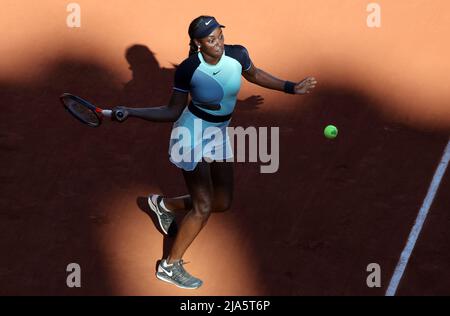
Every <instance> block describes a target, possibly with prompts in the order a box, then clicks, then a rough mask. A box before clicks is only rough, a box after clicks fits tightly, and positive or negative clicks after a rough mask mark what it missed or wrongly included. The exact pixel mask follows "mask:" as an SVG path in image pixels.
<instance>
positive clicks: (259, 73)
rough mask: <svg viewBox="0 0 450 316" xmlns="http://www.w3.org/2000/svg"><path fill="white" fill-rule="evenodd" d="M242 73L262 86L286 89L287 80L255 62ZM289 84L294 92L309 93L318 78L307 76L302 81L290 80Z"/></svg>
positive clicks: (280, 89) (252, 81) (279, 89)
mask: <svg viewBox="0 0 450 316" xmlns="http://www.w3.org/2000/svg"><path fill="white" fill-rule="evenodd" d="M242 75H243V76H244V78H245V79H247V80H248V81H250V82H251V83H254V84H257V85H259V86H261V87H264V88H268V89H272V90H278V91H285V87H286V81H285V80H281V79H278V78H276V77H274V76H273V75H271V74H269V73H268V72H265V71H264V70H262V69H259V68H257V67H255V65H253V63H251V65H250V68H249V69H248V70H246V71H243V72H242ZM289 84H291V85H292V86H293V91H292V92H293V93H294V94H307V93H310V92H311V91H312V89H314V87H315V86H316V84H317V80H316V79H315V78H314V77H306V78H305V79H303V80H302V81H300V82H289V83H288V84H287V85H289Z"/></svg>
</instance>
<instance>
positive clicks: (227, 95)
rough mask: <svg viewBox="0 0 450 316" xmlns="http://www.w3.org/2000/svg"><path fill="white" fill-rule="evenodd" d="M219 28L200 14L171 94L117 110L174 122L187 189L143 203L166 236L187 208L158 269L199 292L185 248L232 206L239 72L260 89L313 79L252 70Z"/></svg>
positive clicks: (176, 158) (300, 88)
mask: <svg viewBox="0 0 450 316" xmlns="http://www.w3.org/2000/svg"><path fill="white" fill-rule="evenodd" d="M222 28H224V26H223V25H221V24H219V23H218V22H217V20H216V19H215V18H214V17H212V16H200V17H198V18H196V19H194V20H193V21H192V22H191V24H190V25H189V31H188V33H189V37H190V39H191V40H190V51H189V57H188V58H187V59H185V60H184V61H183V62H182V63H181V64H180V65H179V67H178V68H177V70H176V72H175V79H174V86H173V93H172V96H171V99H170V102H169V104H168V105H167V106H161V107H151V108H129V107H122V106H120V107H116V108H115V109H114V111H117V110H119V109H121V110H123V111H124V119H126V118H128V117H137V118H141V119H145V120H149V121H153V122H175V123H174V126H173V129H172V134H171V140H170V146H169V157H170V160H171V162H172V163H174V164H175V165H176V166H177V167H178V168H180V169H181V171H182V173H183V176H184V179H185V182H186V186H187V191H188V193H189V194H188V195H185V196H180V197H174V198H168V197H162V196H159V195H150V196H149V197H148V203H149V205H150V208H151V209H152V210H153V211H154V212H155V213H156V215H157V217H158V221H159V224H160V226H161V229H162V230H163V231H164V233H166V234H167V233H168V231H169V227H170V225H171V224H172V222H173V220H174V218H175V215H174V213H175V212H177V211H183V210H184V211H188V213H187V214H186V215H185V217H184V219H183V221H182V223H181V225H179V229H178V233H177V235H176V237H175V241H174V244H173V247H172V249H171V251H170V254H169V256H168V257H167V258H163V260H161V263H160V264H159V266H158V271H157V272H156V276H157V278H158V279H160V280H162V281H166V282H169V283H172V284H174V285H176V286H178V287H181V288H185V289H196V288H198V287H200V286H201V285H202V283H203V282H202V281H201V280H200V279H198V278H196V277H194V276H192V275H190V274H189V273H188V272H187V271H186V270H185V269H184V267H183V260H182V257H183V255H184V253H185V252H186V250H187V248H188V247H189V245H190V244H191V243H192V242H193V241H194V239H195V237H196V236H197V235H198V234H199V232H200V231H201V230H202V228H203V227H204V226H205V224H206V222H207V221H208V218H209V216H210V215H211V213H212V212H223V211H226V210H227V209H229V208H230V205H231V201H232V196H233V165H232V162H230V158H232V157H233V155H232V149H231V145H230V140H229V137H228V134H227V132H226V128H227V126H228V124H229V123H230V119H231V115H232V113H233V109H234V106H235V103H236V99H237V94H238V92H239V90H240V86H241V76H243V77H244V78H245V79H247V80H248V81H250V82H252V83H254V84H257V85H259V86H262V87H265V88H268V89H273V90H279V91H284V92H286V93H290V94H306V93H310V91H311V90H312V89H313V88H314V87H315V85H316V83H317V81H316V79H315V78H313V77H308V78H306V79H304V80H302V81H301V82H298V83H294V82H290V81H284V80H280V79H277V78H275V77H274V76H272V75H270V74H268V73H267V72H265V71H263V70H261V69H259V68H256V67H255V65H253V63H252V61H251V60H250V57H249V54H248V52H247V50H246V48H245V47H243V46H241V45H225V44H224V36H223V31H222ZM189 94H190V96H191V101H190V102H189V103H188V97H189ZM198 127H200V128H198ZM186 132H188V133H186ZM206 134H208V135H206ZM186 135H188V136H187V137H186ZM205 140H206V141H207V142H208V144H207V146H204V145H206V143H205ZM227 160H228V161H227Z"/></svg>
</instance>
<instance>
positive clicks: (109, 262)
mask: <svg viewBox="0 0 450 316" xmlns="http://www.w3.org/2000/svg"><path fill="white" fill-rule="evenodd" d="M372 2H376V3H378V4H379V5H380V6H381V27H380V28H369V27H368V26H367V24H366V20H367V16H368V15H369V12H367V11H366V7H367V5H368V3H370V1H363V0H345V1H343V0H320V1H310V0H301V1H300V0H299V1H294V0H292V1H281V3H278V2H277V3H276V4H275V3H274V2H273V1H268V0H263V1H258V4H257V5H256V3H255V4H254V3H253V1H252V2H250V1H249V2H245V3H243V2H242V1H227V2H225V3H223V4H221V5H220V6H218V4H217V2H212V1H203V0H202V1H196V2H195V5H193V4H188V3H187V2H186V1H181V0H180V1H144V0H139V1H133V2H132V4H131V3H130V2H129V1H125V0H116V1H108V2H106V1H104V2H103V1H87V0H79V1H77V3H78V4H79V5H80V7H81V27H80V28H69V27H68V26H67V25H66V18H67V16H68V15H69V12H67V11H66V7H67V4H68V3H69V2H67V1H59V0H45V1H44V0H43V1H40V2H39V5H38V4H37V3H34V2H33V3H32V4H31V2H30V3H29V4H28V3H27V4H26V3H25V2H22V1H20V2H17V1H10V0H7V1H2V10H1V12H0V17H1V18H0V34H1V42H2V43H1V45H0V56H1V58H0V99H1V108H2V115H3V118H2V120H0V162H1V167H0V169H1V172H0V187H1V189H0V232H1V233H0V234H1V238H0V251H1V258H2V259H1V265H0V281H1V283H2V287H1V288H0V294H2V295H150V296H153V295H163V296H165V295H199V296H208V295H219V296H222V295H224V296H225V295H227V296H229V295H236V296H240V295H288V296H304V295H307V296H309V295H375V296H382V295H385V293H386V290H387V287H388V284H389V282H390V280H391V278H392V276H393V274H394V270H395V268H396V266H397V263H398V261H399V258H400V254H401V253H402V251H403V249H404V247H405V244H406V242H407V240H408V236H409V234H410V231H411V229H412V227H413V225H414V223H415V220H416V218H417V215H418V213H419V210H420V209H421V207H422V205H423V203H424V199H425V197H426V196H427V192H428V191H429V188H430V184H431V182H432V179H433V176H434V174H435V172H436V168H437V167H438V165H439V164H440V162H441V159H442V157H443V154H444V151H445V148H446V146H447V143H448V141H449V135H450V90H449V89H448V82H449V81H450V63H449V62H448V56H449V55H450V44H449V42H448V35H449V34H450V19H449V13H448V12H450V4H449V3H448V2H447V1H443V0H442V1H439V0H433V1H428V0H399V1H395V2H394V3H393V2H392V1H387V0H382V1H381V0H379V1H372ZM94 3H95V4H94ZM100 3H104V4H100ZM200 14H209V15H214V16H215V17H217V19H218V20H219V21H221V23H223V24H224V25H226V28H225V29H224V34H225V43H227V44H242V45H244V46H246V47H247V49H248V51H249V53H250V57H251V59H252V61H253V63H254V64H255V66H256V67H259V68H262V69H264V70H266V71H268V72H270V73H272V74H274V75H275V76H277V77H279V78H283V79H289V80H292V81H299V80H301V79H303V78H304V77H307V76H314V77H315V78H317V80H318V82H319V83H318V86H317V88H316V89H315V91H314V93H312V94H310V95H308V96H291V95H287V94H283V93H281V92H275V91H269V90H266V89H263V88H260V87H257V86H254V85H252V84H250V83H248V82H245V80H243V85H242V89H241V92H240V94H239V101H238V103H237V106H236V110H235V113H234V116H233V121H232V124H231V125H232V126H242V127H244V128H245V127H248V126H255V127H259V126H265V127H272V126H276V127H279V130H280V167H279V170H278V172H276V173H273V174H262V173H260V165H261V164H260V163H236V164H235V192H234V194H235V196H234V201H233V205H232V209H231V210H230V211H228V212H225V213H220V214H213V215H212V216H211V218H210V220H209V222H208V224H207V225H206V227H205V228H204V229H203V230H202V232H201V233H200V235H199V236H198V238H197V239H196V240H195V241H194V243H193V244H192V246H191V247H190V248H189V249H188V251H187V253H186V255H185V259H186V261H190V263H189V264H188V265H187V267H186V269H187V270H188V271H189V272H191V273H192V274H193V275H196V276H198V277H200V278H201V279H202V280H204V282H205V284H204V285H203V286H202V287H201V288H200V289H198V290H195V291H186V290H182V289H179V288H176V287H174V286H171V285H168V284H166V283H163V282H161V281H159V280H157V279H156V277H155V269H156V265H157V261H158V260H160V259H161V258H163V257H164V256H166V255H167V253H168V251H169V249H170V245H171V244H172V243H173V238H170V237H164V236H163V235H162V234H161V232H160V231H159V230H158V227H157V225H156V218H155V217H154V215H153V213H151V212H150V210H149V208H148V206H147V204H146V196H147V195H148V194H150V193H160V194H164V195H168V196H175V195H182V194H186V189H185V184H184V180H183V177H182V175H181V172H180V170H178V169H177V168H176V167H175V166H173V165H172V164H171V163H170V162H169V160H168V157H167V149H168V144H169V137H170V131H171V127H172V125H171V124H170V123H166V124H162V123H150V122H146V121H140V120H136V119H135V120H129V121H127V122H126V123H124V124H118V123H114V122H105V123H104V124H103V125H102V126H101V127H100V128H97V129H94V128H89V127H86V126H84V125H82V124H80V123H79V122H76V121H75V120H73V118H71V117H70V116H69V115H68V114H67V113H66V112H65V111H64V110H63V108H62V106H61V104H60V103H59V99H58V97H59V95H60V94H61V93H63V92H71V93H74V94H77V95H80V96H83V97H84V98H86V99H88V100H90V101H92V102H93V103H97V104H101V105H103V106H105V107H108V108H109V107H114V106H117V105H126V106H132V107H149V106H159V105H164V104H167V102H168V100H169V98H170V94H171V89H172V81H173V75H174V71H175V66H176V65H177V64H179V63H180V62H181V61H182V60H183V59H184V58H186V57H187V54H188V50H189V47H188V42H189V38H188V35H187V27H188V25H189V23H190V21H191V20H192V19H193V18H195V17H196V16H198V15H200ZM261 99H262V100H261ZM328 124H333V125H336V126H337V127H338V128H339V136H338V137H337V138H336V139H334V140H329V139H326V138H325V137H324V136H323V128H324V127H325V126H326V125H328ZM449 172H450V171H448V170H447V172H446V173H444V174H443V176H442V179H441V181H440V183H439V187H438V188H437V190H436V195H435V197H434V200H433V201H432V203H431V205H430V207H429V211H428V214H427V217H426V219H425V221H424V224H423V228H422V230H421V232H420V235H419V236H418V238H417V243H416V244H415V246H414V249H413V251H412V252H411V257H410V259H409V262H408V264H407V266H406V269H405V271H404V273H403V275H402V278H401V281H400V283H399V286H398V289H397V292H396V295H400V296H402V295H450V269H449V268H450V253H449V251H448V250H449V245H450V230H449V227H450V212H449V210H450V195H449V192H450V176H449ZM69 263H78V264H79V265H80V266H81V273H82V274H81V284H82V286H81V288H68V287H67V285H66V277H67V275H68V272H66V267H67V265H68V264H69ZM370 263H378V264H379V265H380V267H381V287H377V288H369V287H368V286H367V284H366V278H367V276H368V274H369V272H367V271H366V267H367V265H368V264H370Z"/></svg>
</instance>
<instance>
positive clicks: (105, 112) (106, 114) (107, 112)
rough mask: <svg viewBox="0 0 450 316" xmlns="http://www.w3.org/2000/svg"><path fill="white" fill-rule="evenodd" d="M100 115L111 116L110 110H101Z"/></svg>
mask: <svg viewBox="0 0 450 316" xmlns="http://www.w3.org/2000/svg"><path fill="white" fill-rule="evenodd" d="M102 115H103V116H105V117H111V116H112V111H111V110H102Z"/></svg>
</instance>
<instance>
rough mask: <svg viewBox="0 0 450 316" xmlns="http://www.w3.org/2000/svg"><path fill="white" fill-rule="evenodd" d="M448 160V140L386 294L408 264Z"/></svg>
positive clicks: (392, 293) (394, 285) (393, 290)
mask: <svg viewBox="0 0 450 316" xmlns="http://www.w3.org/2000/svg"><path fill="white" fill-rule="evenodd" d="M449 160H450V140H449V141H448V143H447V146H446V147H445V150H444V154H443V155H442V158H441V161H440V162H439V165H438V167H437V169H436V172H435V174H434V177H433V180H432V181H431V185H430V187H429V188H428V193H427V196H426V197H425V200H424V201H423V204H422V207H421V208H420V211H419V214H418V215H417V218H416V222H415V223H414V226H413V228H412V230H411V232H410V233H409V236H408V241H407V242H406V246H405V249H403V251H402V254H401V255H400V260H399V261H398V263H397V267H396V268H395V271H394V274H393V275H392V278H391V281H390V282H389V287H388V289H387V290H386V296H394V295H395V292H396V291H397V287H398V284H399V283H400V280H401V279H402V276H403V273H404V272H405V268H406V265H407V264H408V261H409V257H410V256H411V253H412V251H413V249H414V246H415V244H416V241H417V238H418V237H419V234H420V231H421V230H422V226H423V223H424V221H425V219H426V217H427V215H428V211H429V209H430V206H431V204H432V203H433V200H434V197H435V195H436V192H437V190H438V189H439V185H440V183H441V179H442V177H443V176H444V174H445V170H446V169H447V165H448V162H449Z"/></svg>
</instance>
